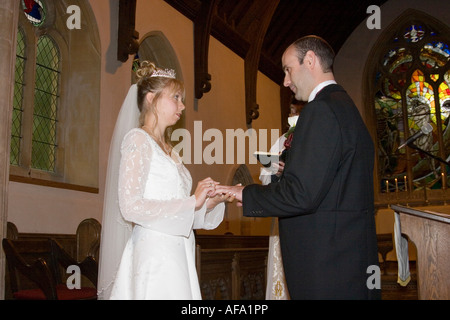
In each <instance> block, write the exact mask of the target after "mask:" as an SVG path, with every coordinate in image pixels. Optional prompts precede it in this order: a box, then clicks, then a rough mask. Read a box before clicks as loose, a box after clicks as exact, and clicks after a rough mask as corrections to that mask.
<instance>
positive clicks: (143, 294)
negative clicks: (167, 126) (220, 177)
mask: <svg viewBox="0 0 450 320" xmlns="http://www.w3.org/2000/svg"><path fill="white" fill-rule="evenodd" d="M121 153H122V158H121V162H120V170H119V172H120V174H119V205H120V210H121V212H122V215H123V217H124V219H125V220H127V221H129V222H132V223H133V224H134V227H133V231H132V234H131V237H130V239H129V240H128V242H127V244H126V246H125V249H124V251H123V255H122V259H121V262H120V266H119V270H118V272H117V274H116V276H115V279H114V285H113V289H112V292H111V297H110V298H111V299H165V300H166V299H181V300H185V299H186V300H187V299H201V293H200V287H199V282H198V277H197V272H196V267H195V237H194V233H193V229H214V228H216V227H217V226H218V225H219V224H220V223H221V222H222V220H223V215H224V208H225V205H224V204H223V203H220V204H219V205H217V206H216V207H215V208H214V209H213V210H212V211H210V212H207V210H206V204H205V205H204V206H203V207H202V208H201V209H200V210H198V211H196V210H195V196H190V192H191V189H192V178H191V175H190V173H189V171H188V170H187V169H186V167H185V166H184V165H183V163H182V161H181V158H180V156H179V155H178V153H177V152H176V151H175V150H173V151H172V155H171V157H170V156H168V155H167V154H166V153H165V152H164V151H163V150H162V149H161V148H160V147H159V145H158V144H157V143H156V142H155V141H154V140H153V139H152V138H151V137H150V136H149V135H148V134H147V133H146V132H145V131H144V130H142V129H138V128H136V129H132V130H131V131H130V132H129V133H128V134H127V135H126V136H125V138H124V140H123V143H122V147H121Z"/></svg>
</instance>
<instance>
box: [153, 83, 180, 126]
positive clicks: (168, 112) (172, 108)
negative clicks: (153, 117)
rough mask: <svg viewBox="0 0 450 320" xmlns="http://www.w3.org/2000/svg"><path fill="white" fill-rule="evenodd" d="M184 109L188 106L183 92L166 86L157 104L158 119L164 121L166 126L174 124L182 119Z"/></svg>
mask: <svg viewBox="0 0 450 320" xmlns="http://www.w3.org/2000/svg"><path fill="white" fill-rule="evenodd" d="M184 109H186V107H185V105H184V103H183V94H182V92H181V91H174V90H170V89H169V88H166V89H164V90H163V92H162V94H161V97H160V99H159V101H158V103H157V105H156V110H157V113H158V121H161V122H163V123H164V124H165V125H166V126H173V125H174V124H176V123H177V121H178V120H180V118H181V114H182V112H183V110H184Z"/></svg>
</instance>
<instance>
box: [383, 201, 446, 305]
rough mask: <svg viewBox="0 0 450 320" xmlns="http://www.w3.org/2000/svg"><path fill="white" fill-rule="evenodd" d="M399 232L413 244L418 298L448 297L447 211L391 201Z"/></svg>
mask: <svg viewBox="0 0 450 320" xmlns="http://www.w3.org/2000/svg"><path fill="white" fill-rule="evenodd" d="M391 209H392V210H394V211H395V212H396V213H398V214H399V216H400V225H401V233H402V234H404V235H406V236H408V238H409V239H410V240H411V241H412V242H413V243H414V244H415V245H416V247H417V284H418V295H419V299H421V300H436V299H439V300H448V299H450V215H449V214H443V213H437V212H431V211H420V210H415V209H412V208H408V207H404V206H398V205H392V206H391Z"/></svg>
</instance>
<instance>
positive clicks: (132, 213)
mask: <svg viewBox="0 0 450 320" xmlns="http://www.w3.org/2000/svg"><path fill="white" fill-rule="evenodd" d="M121 153H122V158H121V161H120V169H119V206H120V211H121V213H122V216H123V217H124V219H125V220H127V221H130V222H132V223H135V224H138V225H141V226H143V227H145V228H149V229H152V230H155V231H159V232H163V233H167V234H170V235H181V236H188V235H189V233H190V232H191V230H192V226H193V220H194V210H195V197H194V196H191V197H188V198H184V199H172V200H153V199H152V200H150V199H146V198H144V191H145V185H146V182H147V179H148V178H149V177H148V175H149V172H150V165H151V160H152V156H157V154H156V153H154V152H153V150H152V146H151V144H150V143H149V141H148V139H147V137H146V135H145V133H143V132H141V131H139V130H132V131H131V132H130V133H129V134H127V135H126V136H125V138H124V141H123V143H122V148H121Z"/></svg>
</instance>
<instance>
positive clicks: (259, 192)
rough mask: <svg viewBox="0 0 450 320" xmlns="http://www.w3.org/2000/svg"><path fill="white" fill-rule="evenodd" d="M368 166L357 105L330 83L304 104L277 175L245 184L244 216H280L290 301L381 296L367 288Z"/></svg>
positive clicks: (371, 244)
mask: <svg viewBox="0 0 450 320" xmlns="http://www.w3.org/2000/svg"><path fill="white" fill-rule="evenodd" d="M373 164H374V147H373V142H372V139H371V137H370V135H369V133H368V131H367V128H366V126H365V124H364V123H363V120H362V118H361V116H360V114H359V112H358V109H357V108H356V106H355V105H354V103H353V101H352V100H351V98H350V97H349V95H348V94H347V93H346V92H345V91H344V89H343V88H342V87H341V86H339V85H335V84H333V85H329V86H327V87H325V88H324V89H322V90H321V91H320V92H319V93H318V94H317V96H316V98H315V99H314V100H313V101H311V102H310V103H308V104H307V105H306V106H305V107H304V108H303V109H302V112H301V115H300V117H299V120H298V122H297V125H296V129H295V133H294V137H293V141H292V147H291V149H290V150H289V153H288V156H287V159H286V165H285V169H284V173H283V177H282V179H281V180H280V181H279V182H276V183H271V184H269V185H267V186H262V185H256V184H255V185H250V186H247V187H245V188H244V191H243V210H244V215H245V216H247V217H270V216H276V217H279V228H280V243H281V250H282V255H283V264H284V268H285V274H286V280H287V286H288V290H289V293H290V296H291V298H292V299H370V298H379V297H380V290H376V289H372V290H371V289H369V288H368V286H367V282H369V283H370V286H371V287H372V286H373V285H376V281H375V280H374V278H373V277H372V278H371V279H369V278H370V277H371V276H373V275H374V273H373V270H372V269H369V270H368V267H369V266H371V265H378V253H377V242H376V240H377V239H376V232H375V222H374V202H373ZM368 279H369V281H368Z"/></svg>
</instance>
